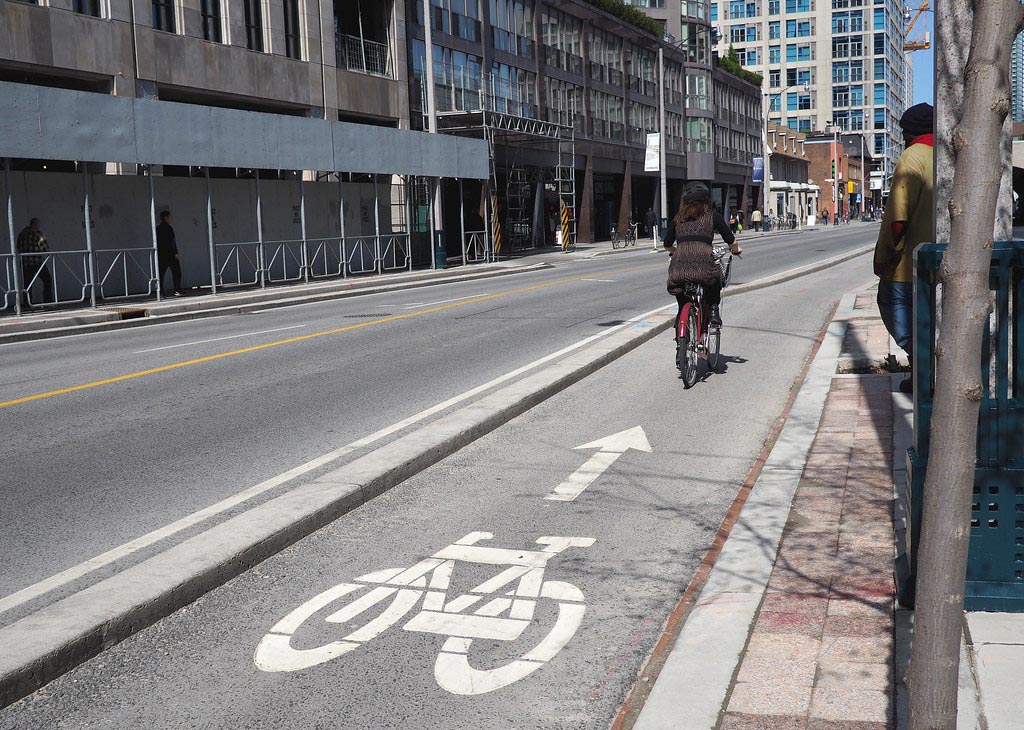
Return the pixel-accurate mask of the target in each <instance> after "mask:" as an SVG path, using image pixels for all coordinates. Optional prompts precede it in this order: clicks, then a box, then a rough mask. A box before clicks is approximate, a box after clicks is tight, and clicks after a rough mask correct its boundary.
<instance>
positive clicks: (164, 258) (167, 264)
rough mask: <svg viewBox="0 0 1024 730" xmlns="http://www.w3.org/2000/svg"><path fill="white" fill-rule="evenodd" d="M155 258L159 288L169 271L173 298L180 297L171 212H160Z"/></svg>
mask: <svg viewBox="0 0 1024 730" xmlns="http://www.w3.org/2000/svg"><path fill="white" fill-rule="evenodd" d="M156 256H157V263H158V264H159V277H160V279H159V281H160V288H161V289H163V288H164V274H166V273H167V269H170V270H171V278H172V279H173V280H174V296H176V297H180V296H182V294H183V292H182V290H181V255H180V254H179V253H178V241H177V239H175V237H174V228H173V227H171V212H170V211H168V210H163V211H160V225H158V226H157V227H156Z"/></svg>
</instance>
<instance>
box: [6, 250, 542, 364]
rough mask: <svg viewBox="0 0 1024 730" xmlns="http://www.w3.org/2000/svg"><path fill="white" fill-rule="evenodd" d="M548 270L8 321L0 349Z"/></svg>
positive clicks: (516, 269) (515, 269)
mask: <svg viewBox="0 0 1024 730" xmlns="http://www.w3.org/2000/svg"><path fill="white" fill-rule="evenodd" d="M551 268H554V265H553V264H551V263H547V262H540V263H533V264H524V265H516V266H507V267H505V268H501V269H488V270H485V271H477V272H473V273H469V274H462V275H455V276H448V275H443V274H442V275H437V274H430V275H420V276H418V277H417V278H411V277H410V278H409V279H406V280H404V281H395V282H391V283H377V282H362V281H356V282H352V281H351V280H349V281H348V283H342V282H338V283H337V284H336V285H335V286H332V287H330V288H326V287H325V288H324V289H323V290H321V291H316V292H313V293H306V294H300V295H298V296H295V295H294V294H295V293H294V292H290V291H289V290H288V289H286V288H284V287H282V288H280V289H274V290H271V291H270V292H268V291H267V290H260V291H254V292H245V293H239V294H231V295H228V296H232V297H238V298H237V299H235V300H234V301H231V300H229V299H219V300H205V301H202V302H192V303H190V302H188V301H187V300H186V301H184V302H181V303H180V304H179V303H174V304H170V303H163V302H161V303H160V304H153V303H144V304H140V305H139V307H138V308H140V309H152V308H154V307H160V310H159V311H161V312H165V313H162V314H154V315H150V316H145V317H139V318H137V319H125V320H122V319H117V318H116V317H117V315H116V314H114V313H112V312H103V311H95V312H87V313H83V314H68V315H67V316H66V317H59V318H60V319H68V320H72V321H74V324H71V325H67V326H63V327H50V328H46V329H29V328H30V327H31V325H33V324H35V322H33V321H32V320H31V319H28V320H20V321H12V322H6V323H3V324H2V325H0V330H3V329H13V328H19V329H20V331H13V332H3V331H0V344H7V343H11V342H26V341H32V340H45V339H52V338H54V337H66V336H68V335H79V334H91V333H95V332H107V331H112V330H120V329H129V328H133V327H145V326H147V325H153V324H162V323H167V322H182V321H186V320H192V319H204V318H206V317H222V316H225V315H232V314H243V313H246V312H260V311H264V310H267V309H277V308H279V307H289V306H294V305H297V304H310V303H315V302H326V301H332V300H334V299H347V298H349V297H357V296H364V295H367V294H380V293H384V292H393V291H405V290H408V289H420V288H423V287H428V286H439V285H443V284H453V283H459V282H466V281H478V280H481V279H492V278H495V277H498V276H508V275H511V274H522V273H528V272H531V271H541V270H544V269H551ZM343 281H344V280H343ZM289 295H291V296H289ZM193 305H195V306H193ZM204 305H207V306H204ZM111 306H114V305H111ZM125 306H130V305H125Z"/></svg>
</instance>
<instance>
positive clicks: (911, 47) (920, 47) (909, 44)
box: [903, 0, 932, 51]
mask: <svg viewBox="0 0 1024 730" xmlns="http://www.w3.org/2000/svg"><path fill="white" fill-rule="evenodd" d="M914 10H916V11H917V14H916V15H914V17H913V19H911V17H910V14H911V13H912V12H913V11H914ZM928 11H929V8H928V0H925V2H923V3H921V5H920V7H917V8H909V7H908V8H904V9H903V22H905V23H906V24H907V29H906V31H904V38H905V39H906V40H905V41H904V43H903V50H904V51H926V50H928V49H929V48H931V47H932V34H931V33H929V32H928V31H925V33H924V35H923V36H921V37H919V38H917V39H915V40H910V38H909V36H910V31H912V30H913V29H914V26H915V25H916V24H917V21H918V20H919V19H920V17H921V14H922V13H925V12H928Z"/></svg>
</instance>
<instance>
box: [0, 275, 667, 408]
mask: <svg viewBox="0 0 1024 730" xmlns="http://www.w3.org/2000/svg"><path fill="white" fill-rule="evenodd" d="M663 266H664V264H660V263H659V264H647V265H645V266H632V267H629V268H625V269H616V270H614V271H607V272H604V274H603V275H607V276H610V275H612V274H625V273H628V272H631V271H642V270H644V269H654V268H662V267H663ZM587 276H591V274H588V275H587ZM587 276H574V277H572V278H569V279H559V280H557V281H549V282H545V283H543V284H534V285H532V286H527V287H523V288H521V289H511V290H509V291H504V292H497V293H495V294H485V295H484V296H480V297H476V298H475V299H467V300H465V301H461V302H452V303H451V304H443V305H441V306H437V307H431V308H430V309H421V310H419V311H417V312H406V313H405V314H395V315H392V316H390V317H383V318H381V319H374V320H370V321H368V322H359V323H358V324H350V325H346V326H345V327H337V328H335V329H329V330H323V331H322V332H311V333H309V334H305V335H299V336H298V337H289V338H287V339H284V340H277V341H275V342H266V343H264V344H262V345H253V346H251V347H243V348H241V349H238V350H231V351H229V352H221V353H218V354H216V355H207V356H206V357H197V358H195V359H193V360H185V361H184V362H176V363H171V364H170V365H161V366H160V367H156V368H149V369H148V370H139V371H138V372H134V373H127V374H125V375H117V376H115V377H113V378H104V379H103V380H95V381H93V382H91V383H82V384H81V385H72V386H70V387H67V388H59V389H57V390H50V391H47V392H45V393H38V394H36V395H26V396H24V397H22V398H15V399H14V400H8V401H3V402H0V408H7V407H9V406H16V405H19V404H21V403H31V402H32V401H37V400H42V399H44V398H52V397H54V396H56V395H65V394H67V393H75V392H77V391H80V390H89V389H90V388H98V387H100V386H101V385H111V384H113V383H120V382H123V381H125V380H133V379H135V378H141V377H143V376H146V375H156V374H157V373H166V372H168V371H170V370H177V369H178V368H184V367H188V366H190V365H200V364H202V363H204V362H213V361H214V360H222V359H224V358H227V357H235V356H236V355H245V354H247V353H250V352H258V351H259V350H267V349H269V348H271V347H280V346H281V345H290V344H293V343H295V342H304V341H306V340H312V339H316V338H318V337H326V336H328V335H336V334H339V333H341V332H350V331H352V330H357V329H362V328H363V327H372V326H374V325H378V324H386V323H387V322H397V321H399V320H402V319H409V318H411V317H421V316H423V315H425V314H433V313H434V312H441V311H444V310H446V309H454V308H455V307H465V306H467V305H469V304H479V303H480V302H486V301H488V300H491V299H498V298H500V297H507V296H510V295H512V294H525V293H526V292H531V291H536V290H538V289H546V288H548V287H552V286H558V285H560V284H569V283H572V282H574V281H581V280H583V279H585V278H587Z"/></svg>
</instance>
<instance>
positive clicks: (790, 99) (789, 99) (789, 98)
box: [786, 91, 797, 112]
mask: <svg viewBox="0 0 1024 730" xmlns="http://www.w3.org/2000/svg"><path fill="white" fill-rule="evenodd" d="M796 96H797V95H796V92H795V91H791V92H789V93H788V94H786V111H789V112H795V111H796Z"/></svg>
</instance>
